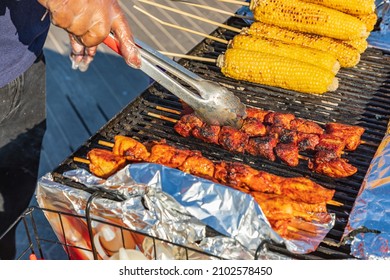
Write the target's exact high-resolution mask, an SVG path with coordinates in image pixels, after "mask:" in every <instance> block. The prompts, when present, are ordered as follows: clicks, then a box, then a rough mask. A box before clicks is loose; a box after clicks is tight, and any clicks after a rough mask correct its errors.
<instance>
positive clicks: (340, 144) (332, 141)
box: [315, 133, 345, 157]
mask: <svg viewBox="0 0 390 280" xmlns="http://www.w3.org/2000/svg"><path fill="white" fill-rule="evenodd" d="M344 148H345V140H344V139H343V138H340V137H338V136H335V135H332V134H327V133H325V134H322V135H321V136H320V141H319V142H318V144H317V146H316V148H315V150H316V151H333V152H334V153H335V154H336V155H337V156H338V157H341V155H342V153H343V150H344Z"/></svg>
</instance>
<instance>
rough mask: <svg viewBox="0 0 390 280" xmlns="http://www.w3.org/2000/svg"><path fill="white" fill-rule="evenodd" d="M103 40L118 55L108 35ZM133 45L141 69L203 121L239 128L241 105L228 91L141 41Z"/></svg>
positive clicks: (241, 112)
mask: <svg viewBox="0 0 390 280" xmlns="http://www.w3.org/2000/svg"><path fill="white" fill-rule="evenodd" d="M104 43H105V44H106V45H107V46H108V47H110V48H111V49H112V50H114V51H115V52H117V53H118V54H120V50H119V48H118V45H117V41H116V39H115V38H114V36H113V35H112V34H110V35H109V36H108V37H107V38H106V39H105V40H104ZM136 44H137V46H138V47H139V50H140V53H141V59H142V60H141V63H142V65H141V70H142V71H143V72H145V73H146V74H147V75H148V76H150V77H151V78H152V79H154V80H155V81H156V82H157V83H159V84H161V85H162V86H163V87H165V88H166V89H167V90H169V91H170V92H172V93H173V94H174V95H176V96H177V97H179V98H180V99H181V100H183V101H184V102H185V103H187V104H188V105H189V106H190V107H191V108H192V109H193V110H194V112H195V113H196V114H197V116H198V117H200V118H201V119H202V120H203V121H205V122H207V123H208V124H211V125H221V126H222V125H227V126H233V127H236V128H240V127H241V125H242V121H243V119H244V118H245V117H246V110H245V105H244V104H242V103H241V102H240V100H239V98H238V97H237V96H235V95H234V94H233V93H232V92H230V91H229V90H227V89H226V88H224V87H222V86H220V85H219V84H217V83H215V82H211V81H207V80H205V79H202V78H201V77H199V76H198V75H196V74H194V73H193V72H191V71H189V70H187V69H186V68H184V67H183V66H181V65H180V64H178V63H176V62H175V61H173V60H171V59H169V58H167V57H166V56H164V55H162V54H160V53H159V52H157V51H156V50H154V49H153V48H151V47H149V46H148V45H146V44H145V43H143V42H141V41H139V40H136ZM165 71H167V72H169V73H171V74H173V75H174V76H176V77H177V78H179V79H181V80H182V81H184V82H185V83H187V84H188V85H190V86H191V87H193V88H194V89H196V90H197V92H198V93H199V94H195V93H193V92H192V91H189V90H188V89H187V88H186V87H185V86H183V85H182V84H180V83H179V82H178V81H177V80H176V79H174V78H172V77H171V76H169V75H168V74H167V73H166V72H165Z"/></svg>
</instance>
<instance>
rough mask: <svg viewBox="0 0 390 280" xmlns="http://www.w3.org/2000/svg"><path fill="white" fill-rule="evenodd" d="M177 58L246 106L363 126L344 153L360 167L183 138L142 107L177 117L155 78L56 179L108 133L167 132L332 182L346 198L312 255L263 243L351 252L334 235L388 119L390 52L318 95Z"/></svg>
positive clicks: (227, 35)
mask: <svg viewBox="0 0 390 280" xmlns="http://www.w3.org/2000/svg"><path fill="white" fill-rule="evenodd" d="M227 24H229V25H234V26H236V27H242V26H244V25H245V24H244V23H243V22H242V21H239V20H237V19H235V18H231V19H230V20H229V21H228V22H227ZM212 35H213V36H218V37H221V38H224V39H231V38H232V36H234V35H235V34H233V33H232V32H230V31H226V30H224V29H221V28H220V29H217V30H216V31H215V32H213V33H212ZM225 48H226V46H225V45H223V44H220V43H215V42H213V41H212V40H209V39H205V40H204V41H202V42H201V43H200V44H199V45H198V46H196V47H195V48H194V49H193V50H192V51H191V52H190V53H189V54H191V55H196V56H202V57H210V58H216V57H217V56H218V55H219V54H221V53H223V52H224V50H225ZM181 63H182V64H183V65H184V66H185V67H187V68H189V69H190V70H192V71H193V72H195V73H197V74H198V75H200V76H202V77H204V78H206V79H209V80H212V81H217V82H219V83H221V84H223V85H225V86H227V87H228V88H229V89H231V90H232V91H233V92H234V93H235V94H236V95H237V96H238V97H239V98H240V99H241V101H242V102H243V103H245V104H247V105H250V106H254V107H257V108H262V109H266V110H273V111H279V112H289V113H293V114H295V115H296V116H298V117H302V118H305V119H311V120H313V121H316V122H318V123H319V124H325V123H326V122H331V121H335V122H341V123H347V124H352V125H359V126H362V127H364V128H365V129H366V132H365V134H364V135H363V137H362V139H363V140H364V141H366V142H367V143H368V144H365V145H360V146H359V147H358V149H357V150H356V151H354V152H350V153H347V154H345V155H344V157H345V158H347V159H348V160H349V161H350V162H351V163H352V164H353V165H355V166H356V167H358V170H359V171H358V172H357V174H355V175H353V176H351V177H349V178H344V179H331V178H329V177H326V176H324V175H321V174H315V173H312V172H310V171H309V170H308V168H307V162H304V161H301V163H300V165H299V166H298V167H296V168H289V167H288V166H286V165H284V164H282V163H280V162H270V161H267V160H264V159H261V158H256V157H253V156H250V155H244V154H232V153H229V152H227V151H225V150H223V149H222V148H220V147H218V146H210V145H209V144H206V143H203V142H202V141H201V140H197V139H194V138H183V137H181V136H179V135H178V134H176V133H175V131H174V130H173V123H172V122H169V121H165V120H161V119H157V118H154V117H150V116H149V115H148V113H155V114H159V115H163V116H166V117H170V118H175V119H178V118H179V117H178V116H177V115H175V114H172V113H167V112H163V111H160V110H157V109H156V107H157V106H162V107H166V108H170V109H175V110H178V111H181V110H182V106H181V103H180V101H179V100H178V99H177V98H176V97H175V96H173V95H172V94H170V93H169V92H167V91H166V90H165V89H164V88H162V87H161V86H159V85H158V84H153V85H152V86H151V87H149V88H148V89H147V90H146V91H144V92H143V93H142V94H141V96H139V97H138V98H137V99H136V100H135V101H134V102H132V103H131V104H129V105H128V106H127V107H126V108H124V109H123V110H122V111H121V112H120V113H118V115H117V116H115V117H114V118H113V119H112V120H111V121H110V122H108V123H107V124H106V125H105V126H104V127H103V128H102V129H101V130H100V131H98V132H97V133H96V134H95V135H94V136H93V137H91V138H90V139H89V140H88V141H87V142H86V143H85V144H84V145H82V147H80V148H79V149H78V150H77V151H76V152H75V153H74V154H73V155H71V156H70V157H69V158H67V159H66V160H65V161H64V162H63V163H62V164H61V165H60V166H59V167H58V168H57V169H56V170H54V172H53V174H55V175H56V176H55V178H57V180H59V181H61V180H62V179H61V174H62V173H63V172H64V171H65V170H69V169H74V168H76V167H83V168H87V166H85V165H83V164H80V163H75V162H73V160H72V158H73V156H78V157H85V156H86V153H87V152H88V151H89V150H90V149H91V148H94V147H100V148H102V146H99V145H98V141H99V140H106V141H113V138H114V136H115V135H118V134H121V135H128V136H131V137H134V138H136V139H138V140H140V141H148V140H159V139H165V140H166V141H167V142H168V143H170V144H173V145H176V146H177V147H181V148H187V149H196V150H200V151H201V152H202V153H203V155H204V156H206V157H208V158H210V159H212V160H221V159H223V160H228V161H241V162H243V163H246V164H249V165H250V166H252V167H254V168H257V169H262V170H264V171H267V172H270V173H275V174H278V175H281V176H285V177H292V176H307V177H310V178H311V179H312V180H314V181H316V182H317V183H319V184H321V185H323V186H325V187H328V188H330V189H335V190H336V193H335V196H334V199H335V200H336V201H339V202H342V203H343V204H344V205H343V206H340V207H337V206H329V212H331V213H335V214H336V217H337V218H336V224H335V226H334V228H333V229H332V230H331V231H330V232H329V234H328V235H327V236H326V238H325V240H324V242H322V243H321V245H320V246H319V248H318V250H317V251H316V252H313V253H311V254H308V255H291V254H290V253H289V252H288V251H287V250H286V249H285V248H283V247H281V246H279V245H274V244H268V245H267V246H268V247H269V250H271V251H275V252H278V253H280V254H283V255H289V256H292V257H295V258H298V259H345V258H351V256H350V255H349V247H348V246H347V245H340V241H341V238H342V234H343V231H344V228H345V226H346V224H347V222H348V217H349V213H350V211H351V209H352V207H353V203H354V201H355V199H356V196H357V194H358V191H359V188H360V186H361V184H362V181H363V179H364V176H365V174H366V172H367V170H368V167H369V164H370V162H371V160H372V158H373V156H374V154H375V152H376V149H377V147H378V145H379V144H380V142H381V140H382V138H383V136H384V135H385V132H386V128H387V124H388V121H389V110H388V108H389V105H390V55H389V54H388V53H385V52H383V51H381V50H376V49H372V48H369V49H367V50H366V52H365V53H364V54H363V55H362V58H361V61H360V63H359V64H358V65H357V66H356V67H354V68H350V69H347V68H343V69H341V70H340V72H339V73H338V75H337V76H338V77H339V79H340V86H339V89H338V90H337V91H336V92H333V93H326V94H324V95H322V96H318V95H309V94H303V93H298V92H292V91H288V90H283V89H279V88H273V87H268V86H262V85H255V84H251V83H247V82H240V81H235V80H232V79H229V78H226V77H224V76H223V75H222V74H221V72H220V71H219V69H218V68H217V67H216V66H215V65H213V64H211V63H204V62H196V61H186V60H182V61H181Z"/></svg>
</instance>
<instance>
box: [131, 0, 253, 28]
mask: <svg viewBox="0 0 390 280" xmlns="http://www.w3.org/2000/svg"><path fill="white" fill-rule="evenodd" d="M138 1H139V2H141V3H144V4H148V5H151V6H155V7H159V8H161V9H164V10H168V11H171V12H174V13H177V14H180V15H183V16H186V17H191V18H194V19H197V20H200V21H204V22H207V23H211V24H213V25H215V26H219V27H222V28H225V29H227V30H231V31H233V32H238V33H239V32H241V29H239V28H235V27H232V26H229V25H226V24H223V23H219V22H216V21H213V20H210V19H207V18H202V17H200V16H196V15H193V14H190V13H187V12H183V11H181V10H179V9H175V8H171V7H167V6H164V5H161V4H158V3H155V2H151V1H149V0H138ZM244 3H246V2H244ZM135 7H136V6H134V8H135ZM137 8H138V7H137ZM138 9H139V8H138Z"/></svg>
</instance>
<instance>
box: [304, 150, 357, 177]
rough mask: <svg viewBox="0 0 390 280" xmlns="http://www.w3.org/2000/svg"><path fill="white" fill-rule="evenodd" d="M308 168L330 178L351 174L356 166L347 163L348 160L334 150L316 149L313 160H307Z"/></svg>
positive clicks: (354, 171)
mask: <svg viewBox="0 0 390 280" xmlns="http://www.w3.org/2000/svg"><path fill="white" fill-rule="evenodd" d="M308 167H309V169H311V170H313V171H314V172H317V173H320V174H325V175H327V176H329V177H332V178H344V177H349V176H352V175H353V174H355V173H356V172H357V168H356V167H355V166H353V165H352V164H350V163H348V160H346V159H343V158H340V157H339V156H338V155H337V154H336V153H335V152H334V151H318V152H316V153H315V155H314V158H313V160H310V161H309V164H308Z"/></svg>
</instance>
